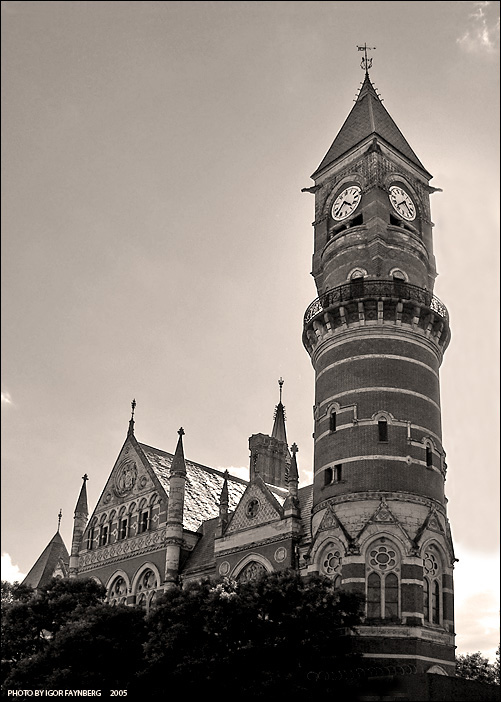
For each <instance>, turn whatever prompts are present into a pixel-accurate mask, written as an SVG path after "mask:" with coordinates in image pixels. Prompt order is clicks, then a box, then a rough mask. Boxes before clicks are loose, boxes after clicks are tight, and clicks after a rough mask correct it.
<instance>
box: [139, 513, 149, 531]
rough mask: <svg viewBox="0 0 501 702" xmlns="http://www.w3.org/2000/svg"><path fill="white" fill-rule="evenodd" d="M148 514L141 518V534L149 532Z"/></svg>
mask: <svg viewBox="0 0 501 702" xmlns="http://www.w3.org/2000/svg"><path fill="white" fill-rule="evenodd" d="M148 516H149V515H148V512H147V511H146V512H142V513H141V515H140V517H139V533H140V534H142V533H143V532H145V531H148Z"/></svg>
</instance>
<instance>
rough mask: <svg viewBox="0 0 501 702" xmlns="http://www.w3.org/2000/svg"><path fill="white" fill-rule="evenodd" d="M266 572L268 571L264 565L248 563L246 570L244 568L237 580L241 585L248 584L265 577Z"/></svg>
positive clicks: (253, 562)
mask: <svg viewBox="0 0 501 702" xmlns="http://www.w3.org/2000/svg"><path fill="white" fill-rule="evenodd" d="M266 572H267V570H266V568H265V567H264V565H263V564H262V563H259V562H258V561H251V562H250V563H247V565H246V566H245V567H244V568H242V570H241V571H240V573H239V575H238V577H237V580H238V582H239V583H246V582H248V581H249V580H255V579H257V578H259V577H261V575H264V573H266Z"/></svg>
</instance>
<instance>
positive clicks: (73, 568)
mask: <svg viewBox="0 0 501 702" xmlns="http://www.w3.org/2000/svg"><path fill="white" fill-rule="evenodd" d="M88 479H89V478H88V476H87V473H85V475H84V476H83V477H82V480H83V483H82V487H81V488H80V494H79V496H78V500H77V504H76V507H75V514H74V517H73V538H72V540H71V555H70V570H69V577H70V578H76V576H77V573H78V553H79V551H80V549H81V547H82V537H83V533H84V531H85V527H86V524H87V517H88V516H89V508H88V505H87V487H86V482H87V480H88Z"/></svg>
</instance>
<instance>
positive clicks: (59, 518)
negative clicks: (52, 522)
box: [57, 509, 63, 532]
mask: <svg viewBox="0 0 501 702" xmlns="http://www.w3.org/2000/svg"><path fill="white" fill-rule="evenodd" d="M62 516H63V510H62V509H60V510H59V514H58V515H57V531H58V532H59V527H60V526H61V519H62Z"/></svg>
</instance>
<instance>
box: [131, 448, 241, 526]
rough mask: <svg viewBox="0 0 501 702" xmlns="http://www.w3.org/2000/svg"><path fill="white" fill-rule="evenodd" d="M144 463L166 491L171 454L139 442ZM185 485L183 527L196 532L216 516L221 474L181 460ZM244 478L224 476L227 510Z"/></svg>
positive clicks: (231, 504) (235, 497) (234, 501)
mask: <svg viewBox="0 0 501 702" xmlns="http://www.w3.org/2000/svg"><path fill="white" fill-rule="evenodd" d="M139 446H140V447H141V449H142V451H143V453H144V455H145V457H146V459H147V461H148V463H149V464H150V466H151V468H152V469H153V471H154V472H155V475H156V476H157V478H158V479H159V481H160V483H161V485H162V487H163V488H164V490H165V492H166V494H167V495H168V494H169V479H170V472H171V467H172V462H173V460H174V456H173V454H171V453H167V452H166V451H161V450H160V449H156V448H153V447H152V446H147V445H146V444H139ZM185 465H186V488H185V497H184V512H183V522H184V527H185V528H186V529H189V530H191V531H197V529H198V528H199V526H200V524H201V523H202V522H204V521H206V520H207V519H213V518H214V517H217V516H218V515H219V498H220V495H221V490H222V488H223V483H224V473H223V472H222V471H219V470H216V469H215V468H209V467H208V466H203V465H201V464H200V463H194V462H193V461H189V460H187V459H185ZM246 487H247V481H245V480H243V479H242V478H236V477H235V476H233V475H228V509H229V510H234V509H235V507H236V506H237V504H238V502H239V501H240V498H241V496H242V495H243V493H244V491H245V488H246Z"/></svg>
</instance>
